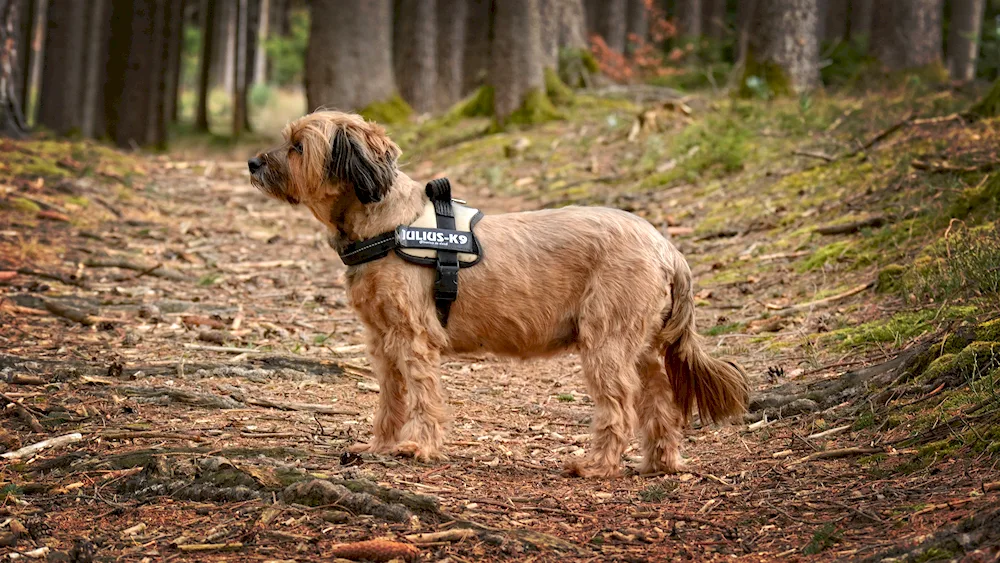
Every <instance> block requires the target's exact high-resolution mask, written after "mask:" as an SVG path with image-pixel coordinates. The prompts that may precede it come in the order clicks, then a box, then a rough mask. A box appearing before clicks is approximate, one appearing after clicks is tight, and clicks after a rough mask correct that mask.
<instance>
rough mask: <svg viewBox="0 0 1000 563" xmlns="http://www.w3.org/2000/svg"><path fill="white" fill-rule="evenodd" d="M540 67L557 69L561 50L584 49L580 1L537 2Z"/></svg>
mask: <svg viewBox="0 0 1000 563" xmlns="http://www.w3.org/2000/svg"><path fill="white" fill-rule="evenodd" d="M538 3H539V11H540V12H541V26H542V32H541V38H542V66H544V67H545V68H551V69H558V68H559V52H560V51H561V50H562V49H586V48H587V38H586V23H585V21H584V19H585V18H584V8H583V2H582V1H581V0H539V2H538Z"/></svg>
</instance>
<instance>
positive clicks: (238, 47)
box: [0, 0, 1000, 148]
mask: <svg viewBox="0 0 1000 563" xmlns="http://www.w3.org/2000/svg"><path fill="white" fill-rule="evenodd" d="M0 17H2V32H0V33H2V34H3V35H2V37H3V40H4V41H3V43H2V45H3V53H2V57H3V75H2V76H3V78H2V83H0V84H3V87H2V88H0V102H2V106H0V121H2V124H3V130H4V131H5V132H7V133H9V134H16V133H18V132H23V131H27V130H29V129H32V128H39V129H45V130H48V131H51V132H53V133H55V134H58V135H66V136H77V137H86V138H96V139H109V140H110V141H112V142H114V143H115V144H117V145H118V146H121V147H132V146H155V147H160V148H164V147H165V146H166V145H167V143H168V141H169V139H170V137H171V136H172V135H173V136H177V135H185V134H189V133H211V134H213V135H217V136H221V137H229V138H237V137H239V136H240V135H242V134H244V133H246V132H249V131H254V130H261V131H267V132H271V133H273V132H275V131H276V130H278V129H280V127H281V125H283V123H284V122H285V121H287V120H288V119H291V118H293V117H295V116H297V115H301V114H303V113H307V112H308V111H312V110H315V109H317V108H319V107H328V108H336V109H340V110H348V111H361V112H362V113H364V114H365V115H367V116H368V117H370V118H372V119H376V120H379V121H383V122H387V123H392V122H398V121H401V120H405V119H407V118H408V117H410V116H411V115H422V114H426V113H428V112H446V111H448V110H449V109H452V108H454V109H453V111H458V112H460V113H462V114H464V115H470V116H471V115H476V114H487V115H493V116H495V117H496V121H497V125H504V124H506V123H507V122H510V121H513V122H535V121H540V120H545V119H549V118H553V117H558V115H559V112H558V109H557V107H558V106H559V105H560V104H562V103H564V102H565V99H566V98H567V92H568V90H567V87H570V88H580V87H590V88H594V87H601V86H607V85H608V84H609V83H622V84H625V83H627V84H636V83H640V84H641V83H645V84H653V85H660V86H670V87H674V88H678V89H680V90H682V91H688V90H692V89H699V88H711V89H715V90H720V89H726V90H728V91H731V92H732V93H733V94H734V95H739V96H744V97H759V98H765V99H766V98H768V97H771V96H774V95H787V94H804V93H808V92H810V91H812V90H814V89H816V88H819V87H827V88H829V87H835V88H837V87H846V86H852V87H856V86H859V85H860V86H864V85H868V86H882V85H884V84H885V80H890V79H892V77H893V76H895V77H896V78H897V79H898V78H900V77H902V78H904V79H907V80H917V81H920V80H923V81H930V82H937V83H941V82H945V81H947V80H951V81H952V82H954V83H959V84H961V83H969V82H971V81H974V80H977V79H982V80H994V79H996V78H997V77H998V73H1000V2H997V1H995V0H989V1H988V0H891V1H886V2H875V1H873V0H774V1H768V2H759V1H755V0H742V1H734V0H729V1H726V0H504V1H495V0H493V1H491V0H371V1H361V0H357V1H350V0H314V1H311V2H305V1H303V0H93V1H90V2H82V1H78V0H2V1H0ZM461 100H464V104H463V105H462V106H461V107H459V108H455V107H454V106H455V104H457V103H458V102H459V101H461Z"/></svg>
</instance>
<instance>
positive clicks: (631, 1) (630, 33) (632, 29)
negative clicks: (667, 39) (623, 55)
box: [625, 0, 649, 53]
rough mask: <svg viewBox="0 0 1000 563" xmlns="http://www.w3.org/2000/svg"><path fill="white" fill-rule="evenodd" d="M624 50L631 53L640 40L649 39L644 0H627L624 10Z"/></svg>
mask: <svg viewBox="0 0 1000 563" xmlns="http://www.w3.org/2000/svg"><path fill="white" fill-rule="evenodd" d="M626 20H627V21H626V43H625V47H626V51H627V52H629V53H631V52H632V51H634V50H635V45H636V44H638V43H639V42H640V41H641V42H643V43H645V42H646V41H647V40H648V39H649V18H648V14H647V13H646V2H645V0H628V7H627V12H626Z"/></svg>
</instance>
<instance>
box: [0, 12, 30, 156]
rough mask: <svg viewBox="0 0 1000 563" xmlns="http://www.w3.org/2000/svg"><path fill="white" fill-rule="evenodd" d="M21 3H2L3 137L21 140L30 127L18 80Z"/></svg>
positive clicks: (0, 117)
mask: <svg viewBox="0 0 1000 563" xmlns="http://www.w3.org/2000/svg"><path fill="white" fill-rule="evenodd" d="M20 4H21V3H20V2H19V1H18V0H0V136H10V137H20V136H21V135H22V134H23V133H24V132H25V130H26V129H27V125H26V124H25V123H24V118H23V115H21V103H20V100H19V98H18V92H17V90H18V87H19V84H20V83H21V81H20V80H19V77H18V76H17V69H18V68H20V66H21V65H20V57H21V56H22V55H21V54H20V53H19V51H18V46H19V44H21V40H20V35H21V31H22V28H21V25H20V21H21V18H22V17H24V14H22V13H21V8H22V6H21V5H20Z"/></svg>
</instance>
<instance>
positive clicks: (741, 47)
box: [736, 0, 761, 70]
mask: <svg viewBox="0 0 1000 563" xmlns="http://www.w3.org/2000/svg"><path fill="white" fill-rule="evenodd" d="M757 4H758V2H757V0H742V1H741V2H740V3H739V4H737V6H736V7H737V10H736V28H737V34H736V68H737V70H738V69H739V68H740V67H742V66H743V65H744V64H745V62H746V58H747V53H748V52H749V51H750V41H751V36H752V33H753V31H754V27H756V26H755V25H754V23H756V21H757V20H758V17H757V16H758V12H760V11H761V10H760V9H759V8H758V6H757Z"/></svg>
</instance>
